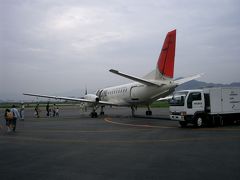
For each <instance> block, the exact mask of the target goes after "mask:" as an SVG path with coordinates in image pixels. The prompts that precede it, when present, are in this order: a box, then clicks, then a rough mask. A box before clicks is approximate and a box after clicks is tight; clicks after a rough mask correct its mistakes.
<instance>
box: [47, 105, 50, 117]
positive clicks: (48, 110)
mask: <svg viewBox="0 0 240 180" xmlns="http://www.w3.org/2000/svg"><path fill="white" fill-rule="evenodd" d="M46 111H47V117H49V112H50V109H49V102H48V103H47V106H46Z"/></svg>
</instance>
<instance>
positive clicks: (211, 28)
mask: <svg viewBox="0 0 240 180" xmlns="http://www.w3.org/2000/svg"><path fill="white" fill-rule="evenodd" d="M239 17H240V1H239V0H202V1H199V0H198V1H197V0H191V1H190V0H181V1H179V0H168V1H166V0H165V1H163V0H148V1H145V0H101V1H99V0H65V1H64V0H0V100H12V99H17V100H21V99H25V98H26V97H24V96H22V93H24V92H31V93H40V94H48V95H63V94H64V95H68V96H76V92H77V93H78V92H79V95H78V96H82V95H83V94H82V93H83V92H84V89H85V87H87V88H88V89H89V91H93V90H96V89H99V88H104V87H109V86H113V85H119V84H122V83H128V82H130V81H129V80H127V79H124V78H123V77H120V76H116V75H114V74H112V73H110V72H109V71H108V70H109V69H112V68H114V69H117V70H119V71H122V72H125V73H128V74H132V75H135V76H139V77H142V76H144V75H145V74H147V73H148V72H150V71H151V70H153V69H155V67H156V63H157V59H158V57H159V53H160V50H161V47H162V44H163V41H164V39H165V36H166V34H167V32H169V31H171V30H173V29H177V44H176V55H175V72H174V78H178V77H184V76H189V75H195V74H198V73H204V76H203V77H201V78H200V79H199V80H201V81H205V82H213V83H224V84H228V83H231V82H239V81H240V71H239V69H240V42H239V40H240V18H239Z"/></svg>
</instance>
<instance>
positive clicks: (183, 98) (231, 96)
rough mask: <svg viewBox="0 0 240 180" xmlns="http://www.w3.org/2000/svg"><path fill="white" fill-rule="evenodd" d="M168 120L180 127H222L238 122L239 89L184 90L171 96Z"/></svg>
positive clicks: (239, 113)
mask: <svg viewBox="0 0 240 180" xmlns="http://www.w3.org/2000/svg"><path fill="white" fill-rule="evenodd" d="M170 119H171V120H178V121H179V123H180V125H181V126H182V127H185V126H187V124H188V123H191V124H194V125H196V126H197V127H201V126H202V125H205V124H206V125H223V124H224V123H228V122H234V121H239V120H240V88H237V87H218V88H204V89H200V90H184V91H178V92H175V93H174V94H173V98H172V99H171V100H170Z"/></svg>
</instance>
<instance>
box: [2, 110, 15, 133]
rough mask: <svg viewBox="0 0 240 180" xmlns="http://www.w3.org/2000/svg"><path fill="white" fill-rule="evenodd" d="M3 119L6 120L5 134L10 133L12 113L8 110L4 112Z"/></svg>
mask: <svg viewBox="0 0 240 180" xmlns="http://www.w3.org/2000/svg"><path fill="white" fill-rule="evenodd" d="M4 118H5V120H6V126H7V132H11V123H12V120H13V113H12V112H11V111H10V109H6V110H5V114H4Z"/></svg>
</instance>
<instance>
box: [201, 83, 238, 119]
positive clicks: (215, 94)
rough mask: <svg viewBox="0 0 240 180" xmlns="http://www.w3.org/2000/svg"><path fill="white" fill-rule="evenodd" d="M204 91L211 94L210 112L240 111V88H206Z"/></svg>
mask: <svg viewBox="0 0 240 180" xmlns="http://www.w3.org/2000/svg"><path fill="white" fill-rule="evenodd" d="M203 91H204V94H209V99H210V107H209V109H210V114H231V113H240V88H233V87H229V88H228V87H221V88H206V89H204V90H203Z"/></svg>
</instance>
